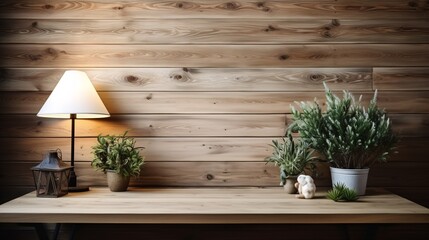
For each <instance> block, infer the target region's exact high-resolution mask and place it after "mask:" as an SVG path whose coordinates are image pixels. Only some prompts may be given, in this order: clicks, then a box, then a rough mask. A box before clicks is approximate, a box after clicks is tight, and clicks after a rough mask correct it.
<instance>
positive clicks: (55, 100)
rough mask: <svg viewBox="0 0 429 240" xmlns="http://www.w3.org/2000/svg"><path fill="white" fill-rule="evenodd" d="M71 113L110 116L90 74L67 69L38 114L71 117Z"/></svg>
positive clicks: (99, 116) (78, 116) (80, 115)
mask: <svg viewBox="0 0 429 240" xmlns="http://www.w3.org/2000/svg"><path fill="white" fill-rule="evenodd" d="M70 114H76V118H105V117H109V116H110V114H109V112H108V111H107V109H106V107H105V106H104V104H103V102H102V101H101V99H100V96H98V94H97V91H96V90H95V88H94V86H93V85H92V83H91V81H90V80H89V78H88V75H86V73H84V72H82V71H76V70H68V71H66V72H65V73H64V75H63V76H62V77H61V79H60V81H59V82H58V84H57V86H55V89H54V90H53V91H52V93H51V95H50V96H49V97H48V99H47V100H46V102H45V104H44V105H43V107H42V108H41V109H40V111H39V113H38V114H37V116H38V117H48V118H70Z"/></svg>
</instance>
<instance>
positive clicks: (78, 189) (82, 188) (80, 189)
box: [68, 186, 89, 192]
mask: <svg viewBox="0 0 429 240" xmlns="http://www.w3.org/2000/svg"><path fill="white" fill-rule="evenodd" d="M68 189H69V192H86V191H89V187H88V186H77V187H69V188H68Z"/></svg>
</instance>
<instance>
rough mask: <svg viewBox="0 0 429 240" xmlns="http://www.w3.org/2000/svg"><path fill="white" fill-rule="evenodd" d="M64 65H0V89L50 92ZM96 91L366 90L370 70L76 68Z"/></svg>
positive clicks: (368, 87)
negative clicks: (327, 88)
mask: <svg viewBox="0 0 429 240" xmlns="http://www.w3.org/2000/svg"><path fill="white" fill-rule="evenodd" d="M66 70H67V69H64V68H58V69H57V68H3V69H0V91H52V90H53V89H54V87H55V85H56V84H57V82H58V81H59V79H60V78H61V76H62V74H63V73H64V71H66ZM77 70H81V71H85V72H86V73H87V74H88V76H89V78H90V79H91V82H92V83H93V84H94V86H95V88H96V89H97V90H98V91H112V92H114V91H130V92H133V91H171V92H180V91H187V92H189V91H222V92H229V91H252V92H260V91H316V90H318V91H320V90H323V84H322V83H323V82H326V83H328V84H329V87H330V88H331V89H335V90H342V89H350V90H372V69H371V68H79V69H77Z"/></svg>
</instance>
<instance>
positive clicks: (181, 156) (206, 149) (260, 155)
mask: <svg viewBox="0 0 429 240" xmlns="http://www.w3.org/2000/svg"><path fill="white" fill-rule="evenodd" d="M273 139H279V138H274V137H269V138H268V137H253V138H252V137H247V138H244V137H234V138H232V137H228V138H222V137H198V138H197V137H190V138H179V137H169V138H167V137H163V138H150V137H149V138H142V137H137V138H136V141H137V145H138V146H142V147H145V149H143V150H142V152H141V155H142V156H145V159H146V161H149V162H150V161H153V162H177V161H199V162H208V161H219V162H228V161H236V162H237V161H241V162H258V161H264V159H265V157H267V156H270V155H271V153H272V147H271V146H269V144H271V141H272V140H273ZM95 143H96V139H95V137H93V138H77V139H76V149H75V159H76V161H82V162H90V161H91V160H92V158H93V156H92V154H91V151H92V149H91V146H93V145H95ZM0 144H1V145H2V146H4V147H2V148H0V154H1V156H2V157H1V159H0V161H1V162H4V163H6V162H9V163H11V162H28V161H32V162H34V161H35V162H40V161H41V160H42V159H43V156H44V154H46V153H47V152H48V151H49V150H55V149H57V148H60V149H61V150H62V153H63V159H64V160H65V161H70V139H69V138H0ZM427 144H429V138H427V137H420V138H414V137H413V138H408V137H403V138H401V139H400V142H399V143H398V148H397V151H398V153H396V154H392V155H391V156H390V158H389V161H391V162H402V163H407V162H410V161H411V162H427V159H426V158H425V157H421V156H423V155H424V154H425V151H426V146H427ZM16 152H19V153H20V154H16Z"/></svg>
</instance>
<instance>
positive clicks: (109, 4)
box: [0, 0, 429, 19]
mask: <svg viewBox="0 0 429 240" xmlns="http://www.w3.org/2000/svg"><path fill="white" fill-rule="evenodd" d="M0 6H1V7H0V9H1V11H0V17H1V18H11V17H13V18H24V19H25V18H41V19H45V18H50V19H76V18H80V19H129V18H154V17H162V18H173V19H175V18H304V19H314V18H357V19H361V18H364V19H365V18H382V19H385V18H393V19H396V18H397V17H398V16H401V18H404V19H406V18H410V19H413V18H426V17H427V13H428V11H429V6H428V4H427V2H426V1H419V0H414V1H401V0H382V1H376V2H375V1H372V0H363V1H362V0H360V1H355V0H340V1H334V0H319V1H317V2H300V1H296V0H286V1H263V2H255V1H251V0H236V1H227V0H210V1H201V0H190V1H186V2H183V1H174V0H173V1H162V2H160V1H156V0H145V1H135V0H125V1H120V2H118V1H117V0H109V1H102V2H101V1H84V2H83V1H63V0H52V1H49V2H43V1H41V2H34V1H32V0H20V1H19V2H16V1H15V0H3V1H2V4H1V5H0Z"/></svg>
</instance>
